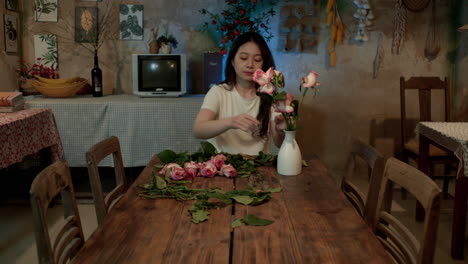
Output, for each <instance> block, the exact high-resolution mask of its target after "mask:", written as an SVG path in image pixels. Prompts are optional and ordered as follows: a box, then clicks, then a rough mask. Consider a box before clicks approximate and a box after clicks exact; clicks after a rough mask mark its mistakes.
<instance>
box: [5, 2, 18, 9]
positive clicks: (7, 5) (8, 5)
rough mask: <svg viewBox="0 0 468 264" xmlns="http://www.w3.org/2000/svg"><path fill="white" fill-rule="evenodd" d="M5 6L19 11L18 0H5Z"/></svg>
mask: <svg viewBox="0 0 468 264" xmlns="http://www.w3.org/2000/svg"><path fill="white" fill-rule="evenodd" d="M5 7H6V9H8V10H12V11H18V0H5Z"/></svg>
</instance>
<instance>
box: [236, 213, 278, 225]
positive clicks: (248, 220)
mask: <svg viewBox="0 0 468 264" xmlns="http://www.w3.org/2000/svg"><path fill="white" fill-rule="evenodd" d="M240 220H241V221H242V222H243V223H244V224H246V225H251V226H265V225H269V224H272V223H274V222H275V221H271V220H267V219H262V218H258V217H256V216H254V215H251V214H249V215H247V216H244V217H243V218H241V219H240Z"/></svg>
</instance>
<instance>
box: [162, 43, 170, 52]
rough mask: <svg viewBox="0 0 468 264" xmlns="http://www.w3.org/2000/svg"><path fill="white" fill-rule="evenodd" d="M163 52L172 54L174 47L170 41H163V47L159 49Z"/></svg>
mask: <svg viewBox="0 0 468 264" xmlns="http://www.w3.org/2000/svg"><path fill="white" fill-rule="evenodd" d="M159 51H160V52H161V54H171V52H172V47H171V44H169V43H161V48H160V49H159Z"/></svg>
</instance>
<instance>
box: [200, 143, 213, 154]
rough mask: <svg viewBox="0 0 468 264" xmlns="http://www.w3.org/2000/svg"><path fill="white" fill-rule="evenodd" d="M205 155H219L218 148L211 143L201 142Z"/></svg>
mask: <svg viewBox="0 0 468 264" xmlns="http://www.w3.org/2000/svg"><path fill="white" fill-rule="evenodd" d="M200 145H201V148H202V151H203V153H204V154H205V156H206V155H211V156H213V155H215V154H216V153H217V151H216V148H215V147H214V146H213V144H211V143H210V142H207V141H203V142H200Z"/></svg>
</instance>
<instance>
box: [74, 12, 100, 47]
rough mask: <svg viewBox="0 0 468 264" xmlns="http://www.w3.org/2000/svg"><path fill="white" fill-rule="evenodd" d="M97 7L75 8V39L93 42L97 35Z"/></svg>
mask: <svg viewBox="0 0 468 264" xmlns="http://www.w3.org/2000/svg"><path fill="white" fill-rule="evenodd" d="M98 26H99V25H98V9H97V7H76V8H75V41H76V42H87V43H93V42H95V41H96V37H97V35H98V29H99V28H98Z"/></svg>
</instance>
